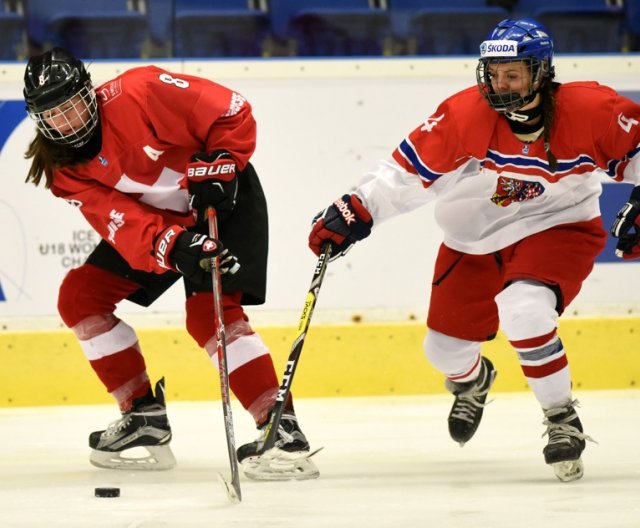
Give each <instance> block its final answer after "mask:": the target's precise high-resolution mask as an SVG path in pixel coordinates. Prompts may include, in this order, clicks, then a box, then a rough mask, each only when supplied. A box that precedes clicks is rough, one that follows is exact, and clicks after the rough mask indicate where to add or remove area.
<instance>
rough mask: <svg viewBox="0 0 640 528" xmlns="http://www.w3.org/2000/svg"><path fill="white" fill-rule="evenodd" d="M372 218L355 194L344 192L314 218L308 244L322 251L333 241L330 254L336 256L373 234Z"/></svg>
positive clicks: (314, 250)
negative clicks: (325, 245)
mask: <svg viewBox="0 0 640 528" xmlns="http://www.w3.org/2000/svg"><path fill="white" fill-rule="evenodd" d="M372 226H373V219H372V218H371V214H370V213H369V211H367V209H366V207H365V206H364V205H363V204H362V202H361V201H360V198H358V197H357V196H356V195H355V194H345V195H343V196H342V198H339V199H338V200H336V201H335V202H333V203H332V204H331V205H330V206H329V207H327V208H326V209H325V210H324V211H320V212H319V213H318V214H317V215H316V216H315V217H314V218H313V226H312V227H311V233H310V234H309V247H310V248H311V251H313V252H314V253H315V254H316V255H320V253H321V251H322V246H323V245H324V244H325V243H327V242H329V243H330V244H331V250H332V251H331V258H330V259H329V260H335V259H337V258H338V257H341V256H343V255H344V254H346V253H347V251H349V250H350V249H351V246H353V244H355V243H356V242H358V241H359V240H362V239H363V238H366V237H368V236H369V234H371V227H372Z"/></svg>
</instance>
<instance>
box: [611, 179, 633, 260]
mask: <svg viewBox="0 0 640 528" xmlns="http://www.w3.org/2000/svg"><path fill="white" fill-rule="evenodd" d="M611 234H612V235H613V236H614V237H616V238H617V239H618V244H617V245H616V256H617V257H620V258H623V259H635V258H640V185H639V186H637V187H635V188H634V189H633V191H632V192H631V196H630V197H629V201H628V202H627V203H626V204H624V205H623V206H622V209H620V210H619V211H618V214H617V215H616V219H615V221H614V222H613V225H612V226H611Z"/></svg>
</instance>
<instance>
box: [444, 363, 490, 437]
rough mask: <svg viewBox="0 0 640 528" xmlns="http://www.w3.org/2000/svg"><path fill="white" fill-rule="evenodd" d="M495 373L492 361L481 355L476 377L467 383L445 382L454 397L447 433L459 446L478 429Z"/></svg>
mask: <svg viewBox="0 0 640 528" xmlns="http://www.w3.org/2000/svg"><path fill="white" fill-rule="evenodd" d="M497 374H498V373H497V372H496V369H495V368H494V367H493V363H491V361H489V360H488V359H487V358H486V357H483V358H482V365H481V366H480V374H479V376H478V378H477V379H475V380H473V381H469V382H467V383H456V382H453V381H451V380H447V381H446V382H445V386H446V388H447V390H448V391H449V392H451V393H452V394H453V395H454V396H455V397H456V399H455V401H454V402H453V407H452V408H451V412H450V413H449V419H448V421H449V434H450V435H451V438H453V439H454V440H455V441H456V442H458V443H459V444H460V446H464V444H465V443H466V442H468V441H469V440H471V438H472V437H473V435H474V434H475V432H476V430H477V429H478V426H479V425H480V420H481V419H482V412H483V411H484V407H485V400H486V399H487V394H488V393H489V389H490V388H491V386H492V385H493V382H494V380H495V379H496V375H497Z"/></svg>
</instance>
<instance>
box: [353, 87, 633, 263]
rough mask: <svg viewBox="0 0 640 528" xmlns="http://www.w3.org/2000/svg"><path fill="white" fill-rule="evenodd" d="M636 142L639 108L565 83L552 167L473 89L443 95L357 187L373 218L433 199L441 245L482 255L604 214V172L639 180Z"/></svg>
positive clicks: (538, 145) (605, 92)
mask: <svg viewBox="0 0 640 528" xmlns="http://www.w3.org/2000/svg"><path fill="white" fill-rule="evenodd" d="M639 145H640V106H638V105H637V104H635V103H634V102H632V101H630V100H629V99H626V98H624V97H621V96H619V95H618V94H617V93H616V92H615V91H614V90H612V89H611V88H608V87H605V86H601V85H599V84H597V83H595V82H576V83H567V84H562V85H560V87H559V88H558V90H557V92H556V108H555V125H554V129H553V131H552V134H551V141H550V146H551V150H552V152H553V153H554V154H555V156H556V157H557V159H558V167H557V169H556V170H555V171H554V172H551V171H550V170H549V164H548V162H547V155H546V152H545V148H544V147H545V146H544V140H543V138H542V137H540V138H538V140H537V141H535V142H532V143H526V142H523V141H520V140H519V139H518V138H517V137H516V136H515V135H514V133H513V132H512V131H511V128H510V127H509V123H508V122H507V119H506V118H505V117H504V116H501V115H500V114H498V113H497V112H495V111H494V110H493V109H491V108H490V107H489V105H488V104H487V103H486V101H485V100H484V99H483V97H482V96H481V95H480V93H479V91H478V88H477V87H475V86H474V87H472V88H468V89H467V90H464V91H462V92H459V93H457V94H455V95H453V96H452V97H450V98H448V99H447V100H445V101H444V102H443V103H442V104H441V105H440V106H439V107H438V109H437V110H436V111H435V112H434V113H433V114H432V115H431V116H430V117H429V118H427V119H426V120H425V121H424V122H423V123H422V124H421V125H420V126H419V127H417V128H416V129H415V130H414V131H413V132H411V133H410V134H409V136H408V137H407V138H406V139H405V140H404V141H402V143H401V144H400V145H399V146H398V148H397V149H396V150H395V151H394V152H393V154H392V158H391V159H389V160H385V161H382V162H381V163H380V164H379V165H378V166H377V167H376V168H375V169H374V170H373V171H371V172H370V173H368V174H366V175H365V177H364V178H363V180H362V182H361V183H360V185H359V186H358V188H357V190H356V192H357V193H358V194H359V195H360V197H361V198H362V199H363V201H364V203H365V204H366V206H367V208H368V209H369V210H370V211H371V213H372V215H373V218H374V223H375V222H380V221H383V220H385V219H387V218H390V217H392V216H394V215H396V214H399V213H402V212H405V211H408V210H410V209H413V208H415V207H417V206H419V205H421V204H423V203H425V202H427V201H429V200H431V199H434V198H437V202H436V205H435V219H436V222H437V223H438V225H439V226H440V227H441V228H442V230H443V231H444V242H445V244H447V245H448V246H449V247H451V248H453V249H456V250H458V251H463V252H466V253H472V254H486V253H490V252H492V251H496V250H499V249H501V248H504V247H506V246H508V245H510V244H513V243H514V242H517V241H518V240H521V239H522V238H524V237H526V236H528V235H531V234H533V233H537V232H540V231H543V230H545V229H548V228H550V227H552V226H555V225H559V224H564V223H569V222H578V221H582V220H589V219H592V218H594V217H596V216H598V215H599V214H600V210H599V203H598V198H599V195H600V193H601V192H602V187H601V185H602V179H603V175H605V174H606V175H608V176H609V177H610V178H612V179H613V180H615V181H626V182H629V183H632V184H634V185H638V184H640V165H639V160H640V156H638V155H637V153H638V147H639Z"/></svg>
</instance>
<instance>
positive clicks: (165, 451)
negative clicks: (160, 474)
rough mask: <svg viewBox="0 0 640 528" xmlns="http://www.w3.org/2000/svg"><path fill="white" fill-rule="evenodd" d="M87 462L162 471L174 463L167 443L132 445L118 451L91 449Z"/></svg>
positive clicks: (118, 467) (107, 467) (119, 467)
mask: <svg viewBox="0 0 640 528" xmlns="http://www.w3.org/2000/svg"><path fill="white" fill-rule="evenodd" d="M136 455H139V456H136ZM89 462H91V463H92V464H93V465H94V466H96V467H99V468H102V469H125V470H132V471H164V470H167V469H171V468H173V467H174V466H175V465H176V459H175V457H174V456H173V452H172V451H171V448H170V447H169V446H168V445H161V446H141V447H134V448H132V449H125V450H124V451H120V452H111V451H98V450H97V449H92V450H91V455H90V457H89Z"/></svg>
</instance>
